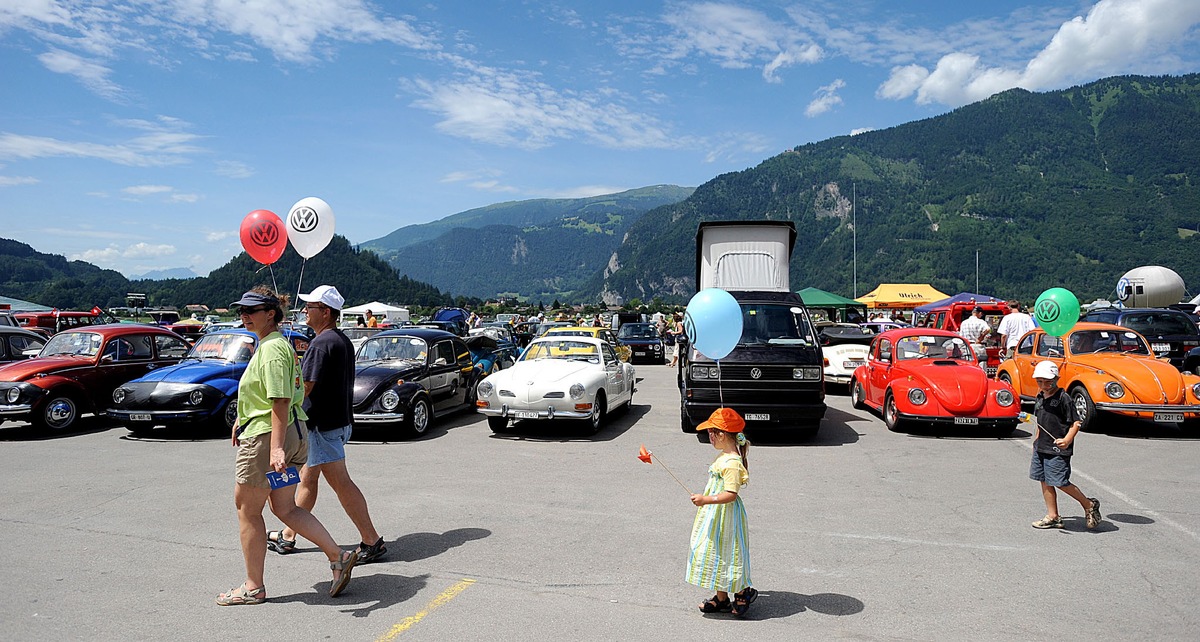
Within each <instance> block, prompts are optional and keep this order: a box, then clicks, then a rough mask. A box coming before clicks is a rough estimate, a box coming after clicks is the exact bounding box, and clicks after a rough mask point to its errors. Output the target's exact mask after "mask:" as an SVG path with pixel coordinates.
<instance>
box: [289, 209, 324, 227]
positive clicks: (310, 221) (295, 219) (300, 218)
mask: <svg viewBox="0 0 1200 642" xmlns="http://www.w3.org/2000/svg"><path fill="white" fill-rule="evenodd" d="M320 218H321V217H320V216H318V215H317V211H316V210H314V209H313V208H311V207H297V208H296V209H294V210H292V213H291V214H289V215H288V225H290V226H291V227H292V228H293V229H295V230H296V231H297V232H311V231H313V230H315V229H317V223H318V222H319V221H320Z"/></svg>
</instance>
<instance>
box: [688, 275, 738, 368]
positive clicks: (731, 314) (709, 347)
mask: <svg viewBox="0 0 1200 642" xmlns="http://www.w3.org/2000/svg"><path fill="white" fill-rule="evenodd" d="M683 330H684V332H685V333H686V334H687V337H688V341H690V342H691V343H692V347H693V348H695V349H697V350H699V351H700V354H702V355H704V356H706V357H708V358H709V359H713V360H717V359H724V358H725V357H726V356H727V355H728V354H729V353H730V352H733V349H734V348H735V347H737V343H738V341H739V340H740V339H741V338H742V306H740V305H738V302H737V299H734V298H733V295H732V294H730V293H728V292H726V291H725V290H722V289H721V288H708V289H705V290H701V291H699V292H697V293H696V296H693V297H692V300H691V301H688V305H687V311H686V312H684V314H683Z"/></svg>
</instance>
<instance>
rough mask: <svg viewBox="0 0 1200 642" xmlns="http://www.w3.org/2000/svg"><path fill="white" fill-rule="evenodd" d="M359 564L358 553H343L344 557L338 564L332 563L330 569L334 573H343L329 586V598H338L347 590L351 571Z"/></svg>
mask: <svg viewBox="0 0 1200 642" xmlns="http://www.w3.org/2000/svg"><path fill="white" fill-rule="evenodd" d="M357 563H358V551H342V557H341V559H339V560H338V561H336V562H330V563H329V568H330V570H334V571H341V572H342V574H341V575H338V577H337V579H336V580H334V581H333V583H331V584H330V585H329V597H337V596H338V595H340V594H341V593H342V591H343V590H345V588H346V585H347V584H349V583H350V571H351V570H352V569H353V568H354V565H355V564H357Z"/></svg>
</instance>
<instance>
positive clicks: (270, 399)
mask: <svg viewBox="0 0 1200 642" xmlns="http://www.w3.org/2000/svg"><path fill="white" fill-rule="evenodd" d="M287 303H288V301H287V295H282V296H280V295H276V294H275V293H274V292H273V291H271V289H270V288H268V287H266V286H265V285H260V286H258V287H256V288H254V289H253V290H251V291H249V292H246V293H245V294H243V295H242V298H241V299H240V300H238V301H237V302H236V303H233V304H231V306H230V307H237V308H238V316H240V317H241V319H242V324H243V325H244V326H245V328H246V329H247V330H249V331H251V332H253V333H254V334H255V336H257V337H258V348H257V349H256V350H255V351H254V356H252V357H251V358H250V363H249V364H247V365H246V371H245V373H243V374H242V378H241V381H240V382H239V384H238V404H237V412H238V421H237V426H236V427H235V428H234V430H233V435H232V437H233V445H234V446H235V447H237V449H238V453H237V463H236V473H235V480H236V482H237V485H236V486H235V490H234V494H233V498H234V503H235V504H236V505H237V515H238V530H239V534H240V539H241V544H242V559H243V561H244V562H245V564H246V581H245V582H243V583H242V585H241V586H240V587H238V588H235V589H231V590H229V591H228V592H225V593H222V594H221V595H219V596H218V597H217V604H219V605H221V606H237V605H243V604H262V603H263V602H265V601H266V600H267V589H266V587H265V586H264V585H263V567H264V566H265V564H266V554H267V547H266V542H267V528H266V524H265V523H264V522H263V516H262V512H263V507H264V506H265V505H266V503H267V502H268V501H270V502H271V512H272V513H274V514H275V516H276V517H278V518H279V519H280V520H281V521H282V522H283V523H284V524H287V525H288V526H289V527H290V528H292V529H295V530H296V531H298V532H299V533H300V534H302V535H304V537H305V539H307V540H309V541H311V542H313V543H314V544H316V545H317V546H318V547H319V548H320V549H321V551H322V552H323V553H325V556H326V557H327V558H329V568H330V569H331V570H332V571H333V582H332V584H331V585H330V587H329V596H330V597H336V596H337V595H338V594H340V593H341V592H342V590H343V589H345V588H346V584H348V583H349V582H350V571H351V569H353V568H354V564H355V563H356V562H357V561H358V553H357V552H355V551H343V550H342V549H341V548H339V547H338V545H337V542H335V541H334V540H333V537H332V536H330V535H329V531H327V530H325V527H324V526H323V525H322V524H321V522H320V521H318V520H317V518H316V517H313V514H312V513H310V512H308V511H307V510H305V509H303V508H300V507H299V506H297V505H296V497H295V494H296V487H295V486H294V485H287V486H283V487H281V488H275V489H272V488H271V485H270V482H269V481H268V480H267V473H269V472H275V473H282V472H284V470H285V469H286V468H287V467H288V466H302V465H303V464H304V462H305V458H306V456H307V452H308V451H307V446H308V441H307V439H305V433H306V432H307V430H306V429H305V428H304V420H305V419H307V415H305V414H304V410H303V409H302V408H301V404H302V403H303V401H304V387H303V386H302V385H301V379H300V367H299V364H298V363H296V353H295V352H294V351H293V350H292V344H291V343H289V342H288V340H287V339H285V338H284V337H283V335H282V334H280V333H279V323H280V322H281V321H283V319H284V310H286V309H287Z"/></svg>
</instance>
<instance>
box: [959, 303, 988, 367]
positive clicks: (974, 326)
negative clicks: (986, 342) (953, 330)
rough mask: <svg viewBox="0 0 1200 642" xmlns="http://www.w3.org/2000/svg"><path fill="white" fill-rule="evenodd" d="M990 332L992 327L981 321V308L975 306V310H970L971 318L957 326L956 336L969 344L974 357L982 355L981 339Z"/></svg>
mask: <svg viewBox="0 0 1200 642" xmlns="http://www.w3.org/2000/svg"><path fill="white" fill-rule="evenodd" d="M991 331H992V326H990V325H988V322H987V321H984V320H983V308H981V307H979V306H975V309H974V310H971V316H969V317H967V318H965V319H963V322H962V323H961V324H959V326H958V335H959V336H960V337H962V338H963V339H964V340H965V341H966V342H967V343H969V344H971V349H972V350H974V351H975V355H976V356H978V355H980V354H983V339H984V337H986V336H987V335H988V333H989V332H991Z"/></svg>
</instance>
